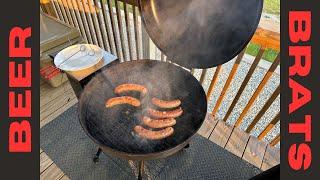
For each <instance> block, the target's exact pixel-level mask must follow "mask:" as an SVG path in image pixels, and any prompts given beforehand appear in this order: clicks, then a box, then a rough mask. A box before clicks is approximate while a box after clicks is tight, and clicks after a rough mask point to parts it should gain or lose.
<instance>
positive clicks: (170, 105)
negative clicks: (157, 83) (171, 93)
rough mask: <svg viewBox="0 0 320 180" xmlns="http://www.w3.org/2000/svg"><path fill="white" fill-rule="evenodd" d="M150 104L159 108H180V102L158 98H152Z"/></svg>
mask: <svg viewBox="0 0 320 180" xmlns="http://www.w3.org/2000/svg"><path fill="white" fill-rule="evenodd" d="M151 102H152V104H154V105H156V106H158V107H160V108H176V107H178V106H180V104H181V101H180V100H179V99H175V100H171V101H165V100H161V99H158V98H155V97H154V98H152V99H151Z"/></svg>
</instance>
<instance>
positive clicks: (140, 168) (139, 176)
mask: <svg viewBox="0 0 320 180" xmlns="http://www.w3.org/2000/svg"><path fill="white" fill-rule="evenodd" d="M143 168H144V161H139V174H138V180H142V175H143Z"/></svg>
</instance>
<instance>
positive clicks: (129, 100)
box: [106, 96, 141, 108]
mask: <svg viewBox="0 0 320 180" xmlns="http://www.w3.org/2000/svg"><path fill="white" fill-rule="evenodd" d="M118 104H130V105H132V106H135V107H138V106H140V105H141V102H140V101H139V100H138V99H136V98H134V97H130V96H121V97H114V98H110V99H108V100H107V102H106V107H107V108H109V107H112V106H115V105H118Z"/></svg>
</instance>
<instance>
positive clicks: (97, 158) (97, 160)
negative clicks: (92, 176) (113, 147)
mask: <svg viewBox="0 0 320 180" xmlns="http://www.w3.org/2000/svg"><path fill="white" fill-rule="evenodd" d="M101 152H102V149H101V148H99V149H98V151H97V153H96V155H94V157H93V162H95V163H97V162H99V156H100V154H101Z"/></svg>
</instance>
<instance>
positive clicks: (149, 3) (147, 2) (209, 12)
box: [139, 0, 263, 68]
mask: <svg viewBox="0 0 320 180" xmlns="http://www.w3.org/2000/svg"><path fill="white" fill-rule="evenodd" d="M139 4H140V11H141V13H142V19H143V22H144V25H145V28H146V30H147V32H148V34H149V36H150V38H151V39H152V40H153V42H154V43H155V44H156V46H157V47H158V48H159V49H160V50H162V52H164V53H165V54H166V55H167V56H168V59H169V60H171V61H174V62H175V63H178V64H180V65H182V66H184V67H187V68H210V67H214V66H217V65H220V64H223V63H226V62H227V61H229V60H231V59H232V58H234V57H235V56H236V55H237V54H238V53H240V51H241V50H242V49H243V48H245V46H246V45H247V44H248V42H249V41H250V39H251V37H252V36H253V34H254V32H255V30H256V28H257V26H258V23H259V19H260V16H261V11H262V6H263V1H262V0H247V1H243V0H207V1H197V0H175V1H165V0H139Z"/></svg>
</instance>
